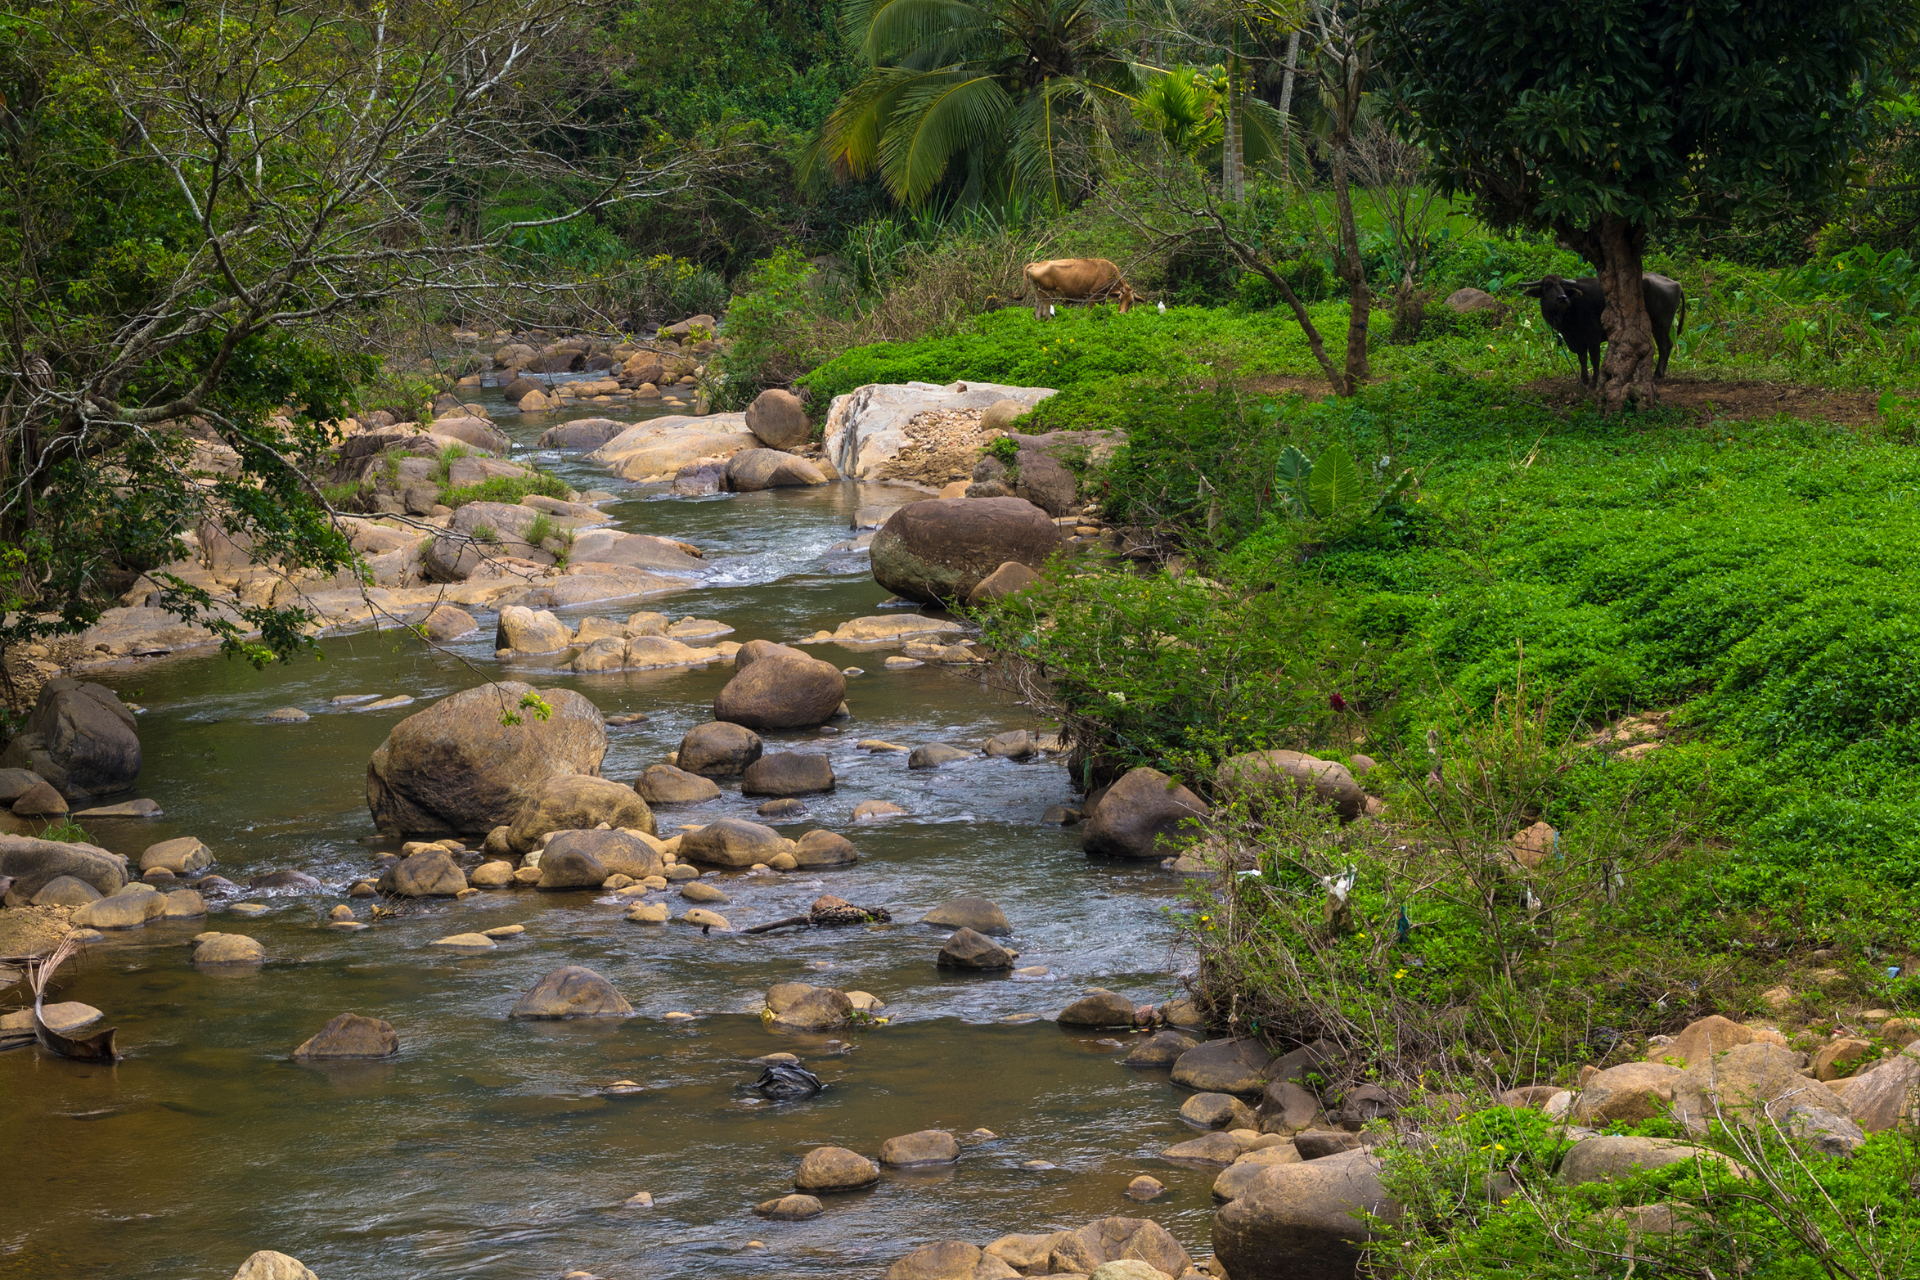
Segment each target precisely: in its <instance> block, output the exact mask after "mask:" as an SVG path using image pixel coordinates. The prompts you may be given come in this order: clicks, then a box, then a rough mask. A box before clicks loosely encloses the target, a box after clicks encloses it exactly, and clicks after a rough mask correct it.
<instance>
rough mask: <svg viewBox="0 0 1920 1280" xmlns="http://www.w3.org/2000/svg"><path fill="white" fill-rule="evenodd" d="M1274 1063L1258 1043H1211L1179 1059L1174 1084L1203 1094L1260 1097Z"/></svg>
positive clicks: (1218, 1041) (1191, 1050) (1174, 1065)
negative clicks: (1258, 1095)
mask: <svg viewBox="0 0 1920 1280" xmlns="http://www.w3.org/2000/svg"><path fill="white" fill-rule="evenodd" d="M1273 1060H1274V1059H1273V1055H1272V1054H1270V1053H1268V1052H1267V1050H1266V1048H1265V1047H1264V1046H1263V1045H1261V1044H1260V1043H1259V1042H1258V1041H1255V1040H1245V1039H1234V1040H1209V1041H1207V1042H1206V1043H1205V1044H1202V1045H1200V1046H1199V1047H1198V1048H1194V1049H1189V1050H1187V1052H1185V1053H1183V1054H1181V1055H1180V1057H1179V1058H1178V1059H1177V1060H1176V1061H1175V1062H1174V1064H1173V1080H1174V1083H1175V1084H1183V1085H1186V1086H1187V1087H1188V1088H1189V1089H1196V1090H1199V1091H1201V1092H1203V1093H1232V1094H1239V1095H1242V1096H1250V1095H1257V1094H1259V1093H1260V1091H1261V1090H1262V1089H1264V1088H1265V1087H1266V1083H1267V1080H1268V1078H1269V1072H1270V1068H1271V1064H1272V1063H1273Z"/></svg>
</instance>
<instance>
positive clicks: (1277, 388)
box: [1240, 373, 1333, 396]
mask: <svg viewBox="0 0 1920 1280" xmlns="http://www.w3.org/2000/svg"><path fill="white" fill-rule="evenodd" d="M1240 389H1241V390H1242V391H1251V392H1253V393H1255V394H1257V395H1269V396H1272V395H1303V396H1330V395H1332V394H1333V388H1332V387H1329V386H1328V385H1327V380H1326V378H1325V377H1316V378H1303V377H1300V376H1299V375H1298V374H1292V373H1270V374H1267V375H1265V376H1263V377H1259V378H1242V379H1241V380H1240Z"/></svg>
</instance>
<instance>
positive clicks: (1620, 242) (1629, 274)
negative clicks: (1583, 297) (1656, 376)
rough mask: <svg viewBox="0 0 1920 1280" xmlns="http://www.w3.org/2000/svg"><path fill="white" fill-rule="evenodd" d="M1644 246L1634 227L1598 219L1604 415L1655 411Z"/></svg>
mask: <svg viewBox="0 0 1920 1280" xmlns="http://www.w3.org/2000/svg"><path fill="white" fill-rule="evenodd" d="M1645 244H1646V234H1645V232H1643V231H1642V230H1641V229H1640V228H1638V227H1635V226H1634V225H1633V224H1632V223H1629V222H1626V221H1624V220H1622V219H1619V218H1615V217H1612V216H1606V217H1602V218H1601V220H1600V256H1601V263H1600V287H1601V288H1602V289H1604V290H1605V291H1606V294H1607V308H1606V310H1605V311H1602V312H1601V313H1600V327H1601V329H1602V330H1604V331H1605V332H1606V335H1607V355H1606V359H1605V360H1603V361H1601V363H1600V388H1599V395H1600V408H1601V411H1602V412H1603V413H1613V412H1616V411H1617V410H1619V409H1621V408H1624V407H1625V406H1626V403H1627V401H1629V400H1631V401H1633V402H1634V404H1635V405H1637V406H1638V407H1639V408H1642V409H1651V408H1653V406H1654V397H1653V322H1652V321H1651V320H1650V319H1649V318H1648V317H1647V295H1646V286H1645V284H1644V283H1643V281H1642V269H1641V265H1640V251H1641V249H1642V247H1643V246H1644V245H1645Z"/></svg>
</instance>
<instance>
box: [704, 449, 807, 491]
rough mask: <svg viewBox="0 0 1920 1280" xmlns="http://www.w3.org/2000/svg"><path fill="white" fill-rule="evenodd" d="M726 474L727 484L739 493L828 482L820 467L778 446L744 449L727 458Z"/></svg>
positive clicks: (793, 487)
mask: <svg viewBox="0 0 1920 1280" xmlns="http://www.w3.org/2000/svg"><path fill="white" fill-rule="evenodd" d="M726 474H727V488H729V489H731V490H732V491H733V492H735V493H757V492H759V491H760V490H762V489H796V488H805V487H807V486H810V485H816V484H825V483H826V482H827V477H826V476H825V475H824V474H822V473H821V470H820V468H818V467H816V466H814V465H813V464H812V463H811V462H808V461H807V460H806V459H805V458H801V457H796V456H795V455H793V454H791V453H782V452H781V451H780V450H778V449H742V450H741V451H740V452H739V453H736V454H734V455H733V457H731V458H729V459H728V460H727V472H726Z"/></svg>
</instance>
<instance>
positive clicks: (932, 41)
mask: <svg viewBox="0 0 1920 1280" xmlns="http://www.w3.org/2000/svg"><path fill="white" fill-rule="evenodd" d="M842 20H843V22H844V23H845V25H846V28H847V36H848V40H849V43H851V44H852V45H854V47H856V48H857V49H858V50H859V51H860V53H861V55H862V56H863V57H864V58H865V59H866V60H867V62H868V63H869V64H871V68H872V69H871V70H870V71H869V72H868V73H867V75H866V77H865V78H864V79H862V80H861V82H860V83H859V84H857V85H855V86H854V87H853V88H852V89H850V90H848V91H847V93H846V94H845V95H844V96H843V97H842V98H841V99H840V102H839V104H838V105H837V106H836V107H835V108H834V111H833V114H832V115H831V116H830V117H829V118H828V120H827V122H826V124H825V125H824V126H823V127H822V129H821V134H820V138H819V141H818V143H817V144H816V148H815V152H814V156H813V159H814V161H815V163H821V162H824V163H828V164H831V165H835V166H841V165H844V166H845V167H846V168H847V169H849V170H851V171H852V172H854V173H856V174H862V175H864V174H866V173H869V172H873V171H875V170H877V171H878V172H879V173H880V175H881V177H882V178H883V179H884V180H885V182H886V184H887V187H888V189H889V190H890V191H891V192H892V193H893V194H894V196H895V198H896V199H899V200H901V201H903V202H906V203H909V204H918V203H920V202H922V201H924V200H925V199H926V198H927V196H928V195H930V194H931V193H932V192H933V191H934V189H935V188H936V186H938V185H939V184H940V183H941V182H942V181H943V180H947V179H949V177H950V176H951V177H954V178H957V179H958V183H959V191H958V195H959V197H960V199H961V200H962V201H963V202H967V203H973V202H978V201H980V200H983V199H986V198H988V197H989V196H990V195H993V194H999V193H1010V192H1013V191H1017V190H1024V191H1027V192H1032V193H1040V194H1043V195H1045V196H1046V197H1047V198H1049V199H1052V200H1055V201H1059V200H1062V199H1064V198H1065V195H1066V187H1067V185H1068V184H1067V183H1066V181H1065V180H1064V178H1063V175H1062V166H1063V164H1064V160H1065V155H1066V154H1067V153H1068V152H1070V151H1071V150H1073V149H1075V148H1077V147H1080V146H1086V145H1089V144H1091V145H1092V146H1093V147H1094V149H1095V150H1096V151H1097V150H1098V149H1100V147H1101V146H1103V145H1104V125H1105V122H1106V121H1107V120H1109V119H1110V118H1112V117H1113V116H1114V115H1115V114H1116V109H1117V108H1121V107H1125V106H1127V105H1128V104H1130V103H1131V101H1132V100H1133V97H1134V95H1135V93H1136V92H1137V90H1138V88H1139V85H1140V81H1141V71H1142V68H1140V67H1139V66H1138V65H1137V64H1136V63H1135V62H1134V61H1133V60H1132V59H1131V58H1130V57H1129V56H1128V55H1127V53H1126V52H1125V50H1124V48H1123V47H1122V45H1121V44H1120V43H1119V41H1118V40H1116V39H1113V38H1111V37H1110V34H1109V31H1108V28H1107V24H1106V22H1105V21H1104V19H1103V15H1102V13H1101V10H1100V5H1099V3H1098V2H1097V0H850V2H849V3H848V4H847V7H846V9H845V11H844V17H843V19H842ZM956 169H957V170H958V171H959V172H958V173H957V174H955V173H953V172H952V171H954V170H956Z"/></svg>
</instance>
